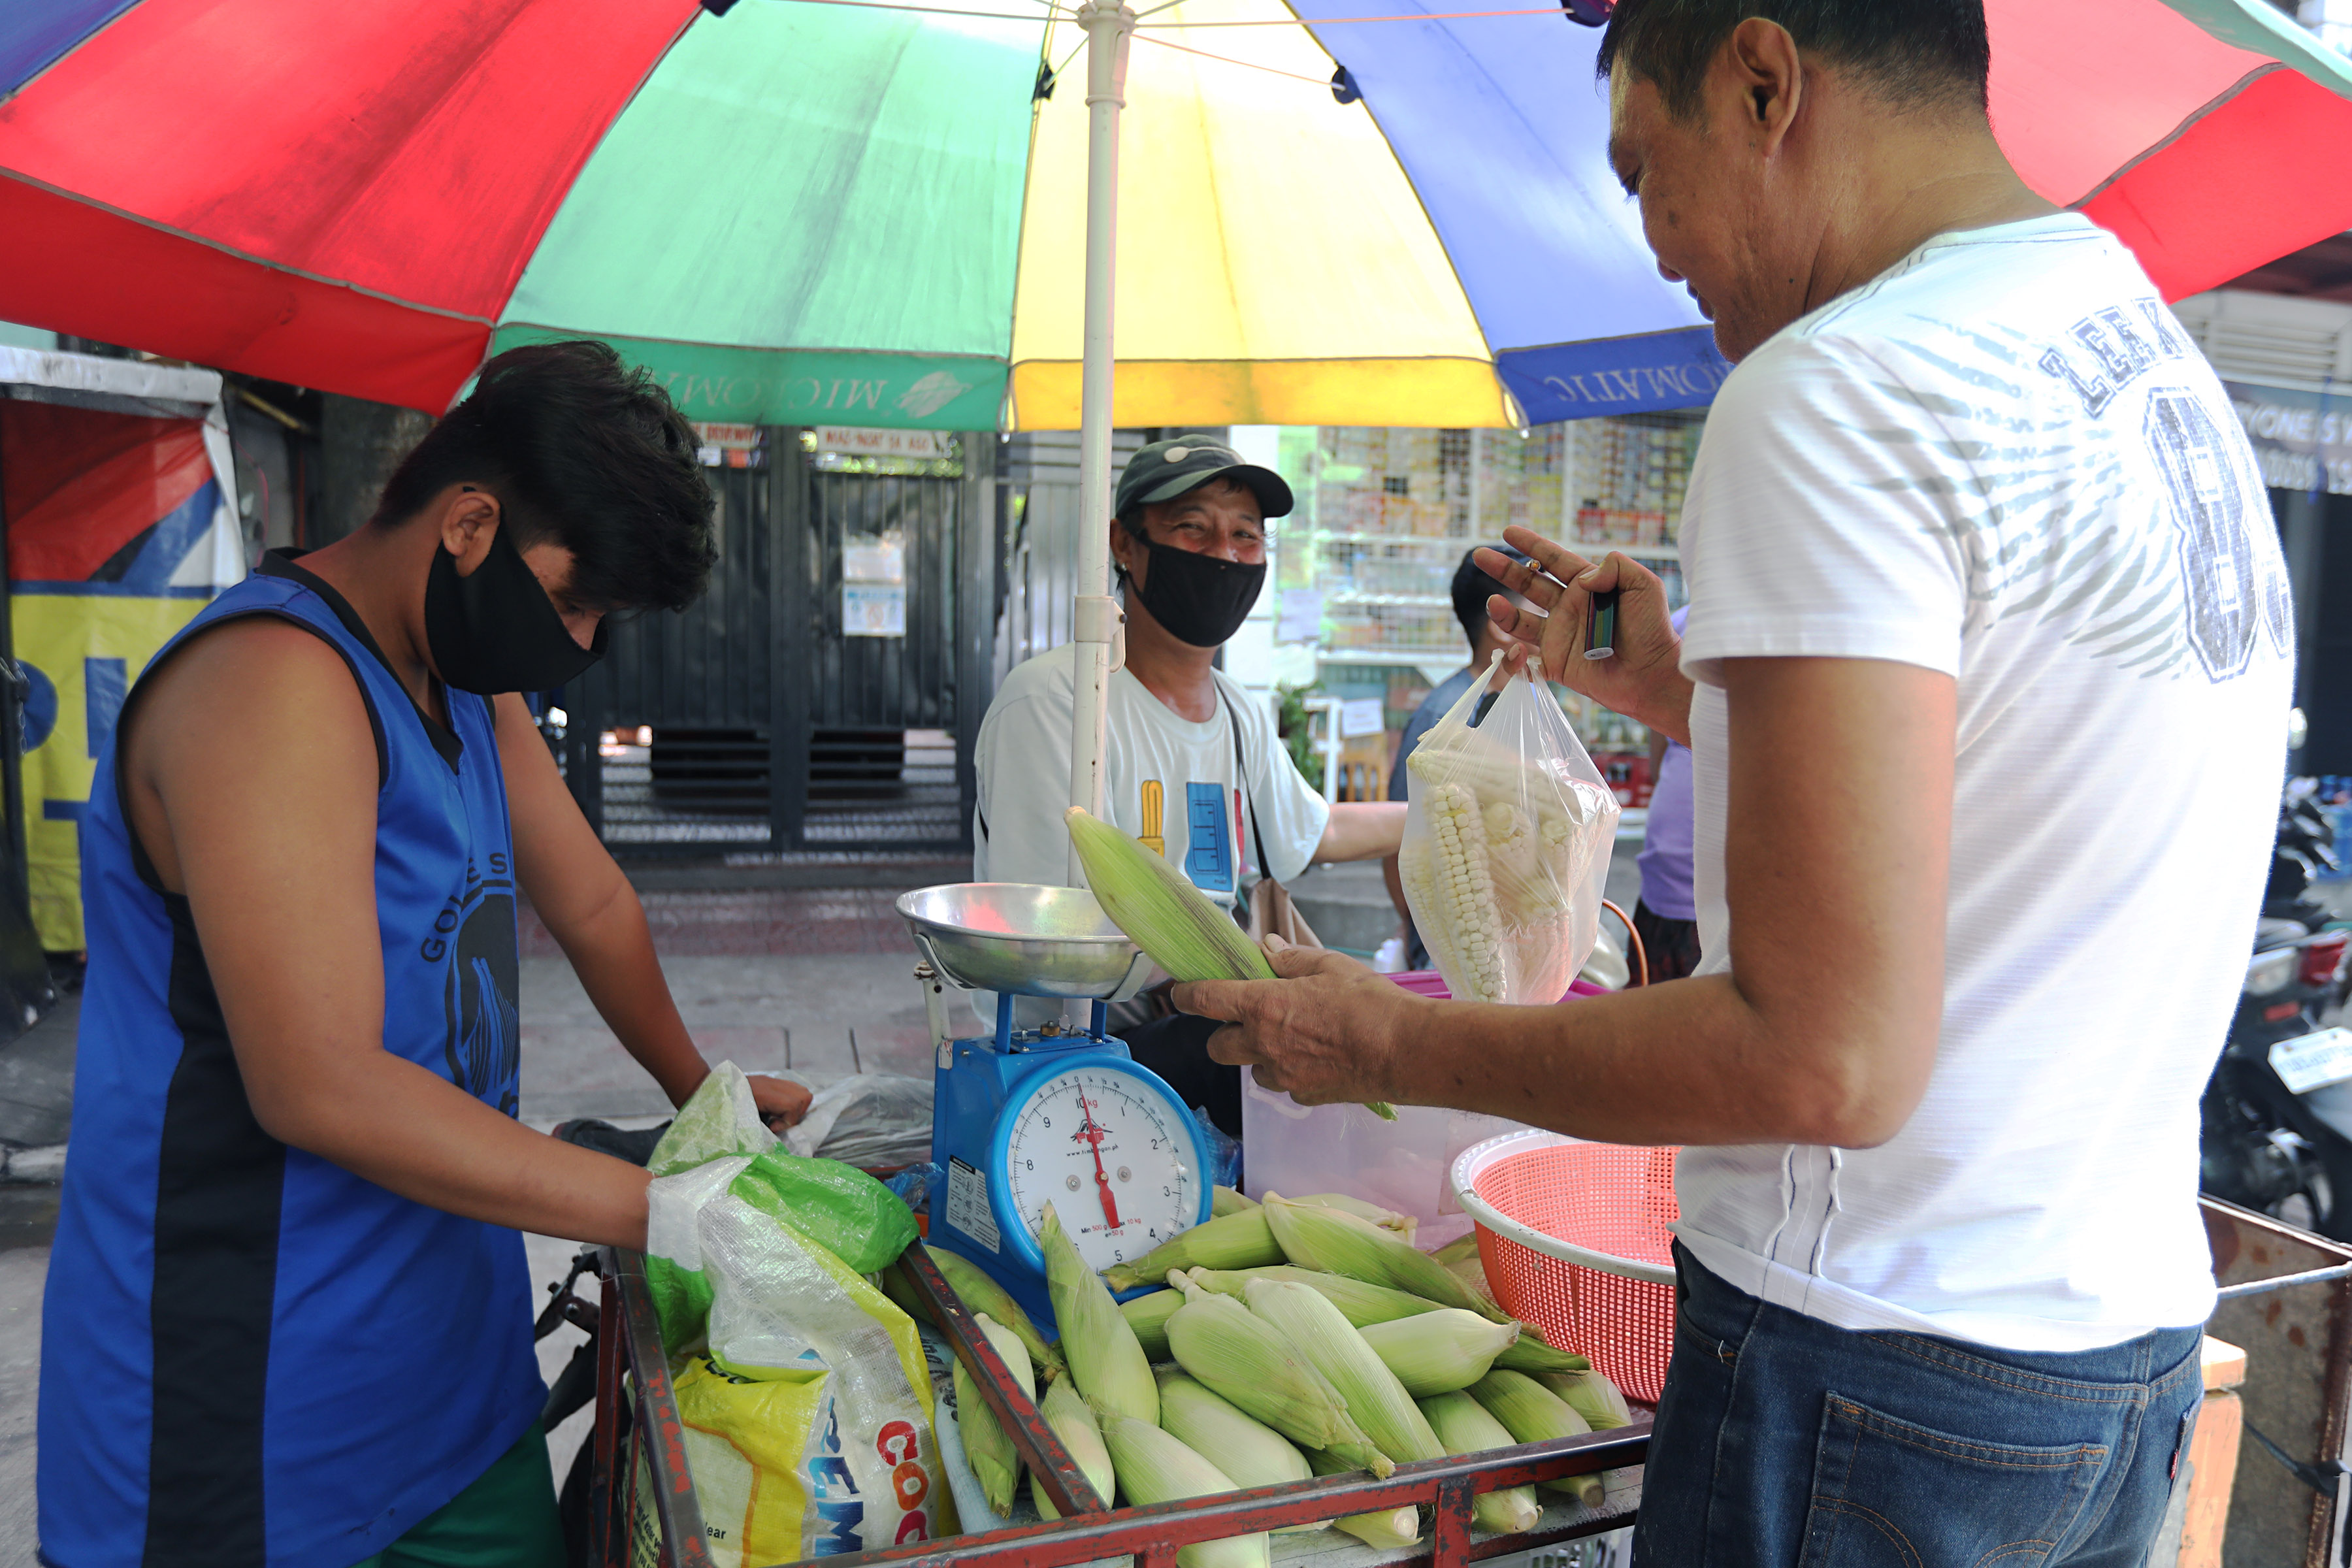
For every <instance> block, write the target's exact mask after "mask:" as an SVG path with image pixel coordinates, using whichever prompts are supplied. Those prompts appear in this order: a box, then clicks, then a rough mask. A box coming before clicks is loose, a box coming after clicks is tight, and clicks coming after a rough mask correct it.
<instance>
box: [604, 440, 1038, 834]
mask: <svg viewBox="0 0 2352 1568" xmlns="http://www.w3.org/2000/svg"><path fill="white" fill-rule="evenodd" d="M765 437H766V438H765V440H764V442H763V444H762V452H761V456H762V458H764V460H765V466H764V467H761V468H719V469H715V470H713V471H712V473H711V475H710V479H711V482H712V486H713V488H714V489H716V490H717V492H718V497H719V510H718V530H719V563H718V564H717V566H716V568H715V569H714V570H713V572H712V574H711V580H710V586H709V591H708V592H707V593H706V594H705V595H703V597H702V598H701V599H700V600H698V602H697V603H695V604H694V605H690V606H688V608H687V609H686V610H685V611H683V612H681V613H678V614H675V615H672V614H667V613H654V614H648V615H644V616H637V617H635V618H633V619H631V620H629V621H627V622H626V623H625V624H622V625H618V626H614V629H613V632H612V634H611V646H610V648H609V650H608V652H607V654H606V656H605V658H604V659H603V660H602V661H601V662H600V663H599V664H597V665H596V666H595V667H594V668H592V669H591V670H590V671H589V672H588V674H587V675H586V676H584V677H583V679H581V680H579V681H577V682H575V683H574V685H573V687H572V689H570V690H568V691H566V692H564V693H563V694H562V698H561V699H560V702H561V705H562V707H564V708H565V710H566V713H567V717H568V719H569V721H570V723H569V726H568V729H567V732H566V734H565V737H564V742H563V745H562V763H563V767H564V771H565V774H566V777H567V779H568V781H569V782H570V784H571V786H572V795H573V797H574V798H575V799H577V800H578V801H579V802H580V804H581V808H582V810H583V813H585V814H586V816H588V818H589V821H590V822H591V824H592V825H593V826H595V827H596V829H597V831H598V832H599V834H600V835H601V836H602V837H603V838H604V842H605V843H606V844H607V845H610V846H611V847H614V849H615V850H620V851H625V852H627V853H631V854H636V855H676V854H710V853H714V852H715V853H723V854H728V855H730V856H740V855H745V854H749V855H755V856H756V855H774V854H785V855H792V854H797V853H801V852H805V851H816V852H831V853H839V852H843V851H857V850H862V849H874V850H884V851H888V850H903V849H909V848H914V849H925V848H950V847H964V846H968V844H969V842H970V834H971V828H970V823H971V801H972V786H971V747H972V741H973V738H974V736H975V735H976V734H977V731H978V730H979V725H980V720H981V716H982V713H984V712H985V711H986V709H987V706H988V699H989V695H990V693H991V692H992V690H993V689H994V682H993V679H992V670H991V668H990V657H991V654H992V647H991V637H990V632H991V625H990V623H991V618H992V612H993V608H994V604H995V597H996V588H995V566H996V563H995V556H994V551H993V549H992V544H993V540H992V534H993V531H994V510H995V509H994V506H993V504H992V503H993V500H994V497H993V495H992V493H991V490H992V485H991V481H990V480H989V479H988V478H987V477H986V476H987V472H988V470H989V469H990V468H992V458H993V448H994V447H995V445H996V442H995V438H994V437H991V436H982V437H958V443H957V444H958V446H959V447H961V448H962V449H963V450H965V451H971V452H973V453H974V454H975V457H974V458H972V459H969V460H967V459H964V458H961V457H959V458H958V459H957V460H956V461H954V462H941V463H932V464H929V465H925V468H926V471H924V472H920V473H915V474H895V473H874V472H861V471H844V472H835V471H825V470H824V469H823V468H819V466H818V461H819V459H817V458H814V456H813V454H812V453H811V452H810V451H809V450H807V449H806V448H807V447H808V446H809V445H810V444H809V443H806V442H804V441H803V438H802V433H801V432H798V431H792V430H770V431H768V432H766V433H765ZM974 468H978V469H980V470H981V472H980V475H979V476H978V477H975V476H974V475H973V472H972V470H973V469H974ZM958 470H961V471H958ZM975 495H977V497H978V498H979V502H980V504H974V503H973V498H974V497H975ZM877 606H878V607H877ZM877 617H878V618H877ZM861 629H864V630H866V631H873V630H877V629H881V630H884V631H886V632H887V635H858V633H859V631H860V630H861Z"/></svg>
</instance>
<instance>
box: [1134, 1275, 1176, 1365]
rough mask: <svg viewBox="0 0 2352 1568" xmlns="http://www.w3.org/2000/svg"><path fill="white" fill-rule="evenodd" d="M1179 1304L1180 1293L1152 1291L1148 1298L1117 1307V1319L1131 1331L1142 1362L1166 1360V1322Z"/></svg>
mask: <svg viewBox="0 0 2352 1568" xmlns="http://www.w3.org/2000/svg"><path fill="white" fill-rule="evenodd" d="M1183 1304H1184V1293H1183V1292H1182V1291H1181V1290H1154V1291H1152V1292H1150V1294H1149V1295H1143V1296H1131V1297H1129V1298H1128V1299H1127V1300H1124V1301H1121V1302H1120V1303H1119V1304H1118V1315H1119V1316H1120V1317H1122V1318H1125V1319H1126V1320H1127V1326H1128V1327H1129V1328H1130V1329H1133V1330H1134V1331H1135V1340H1136V1342H1137V1343H1138V1344H1139V1345H1141V1346H1142V1347H1143V1355H1144V1359H1145V1360H1147V1361H1166V1360H1167V1359H1168V1320H1169V1319H1170V1318H1171V1317H1173V1316H1175V1313H1176V1309H1178V1308H1179V1307H1181V1306H1182V1305H1183Z"/></svg>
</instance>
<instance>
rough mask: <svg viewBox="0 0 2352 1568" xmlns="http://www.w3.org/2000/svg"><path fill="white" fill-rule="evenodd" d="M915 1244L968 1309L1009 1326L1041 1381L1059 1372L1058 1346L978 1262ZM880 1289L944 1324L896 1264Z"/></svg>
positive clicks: (911, 1311)
mask: <svg viewBox="0 0 2352 1568" xmlns="http://www.w3.org/2000/svg"><path fill="white" fill-rule="evenodd" d="M917 1245H919V1246H920V1247H922V1248H923V1254H924V1256H925V1257H927V1258H929V1259H930V1260H931V1262H932V1264H933V1265H934V1266H935V1267H936V1268H938V1269H939V1271H940V1275H941V1277H942V1278H944V1279H946V1280H947V1282H948V1288H949V1289H951V1290H953V1291H954V1292H955V1293H956V1297H957V1299H958V1300H961V1301H962V1302H963V1304H964V1307H965V1309H966V1310H969V1311H973V1312H986V1313H987V1314H988V1315H989V1316H990V1317H992V1318H993V1319H995V1320H996V1321H997V1323H998V1325H999V1326H1000V1327H1003V1328H1007V1329H1010V1330H1012V1331H1013V1333H1015V1334H1017V1335H1018V1336H1020V1340H1021V1343H1022V1346H1023V1348H1024V1349H1026V1350H1027V1351H1028V1352H1029V1362H1030V1364H1031V1365H1032V1366H1034V1367H1035V1368H1036V1371H1037V1376H1038V1378H1039V1380H1040V1381H1042V1382H1047V1383H1050V1382H1052V1381H1053V1380H1054V1379H1055V1378H1057V1377H1059V1376H1061V1375H1062V1352H1061V1351H1060V1349H1059V1348H1058V1347H1056V1346H1055V1345H1054V1344H1053V1343H1052V1342H1050V1341H1048V1340H1047V1339H1046V1338H1045V1335H1043V1334H1041V1333H1039V1332H1038V1331H1037V1325H1036V1324H1034V1323H1033V1322H1031V1321H1029V1314H1028V1313H1026V1312H1024V1311H1023V1310H1021V1303H1020V1302H1018V1301H1016V1300H1013V1297H1012V1295H1011V1293H1010V1292H1008V1291H1007V1290H1006V1289H1004V1287H1003V1286H1002V1285H999V1284H998V1283H997V1282H996V1281H995V1280H993V1279H990V1278H989V1277H988V1275H987V1274H986V1273H985V1272H984V1271H983V1270H982V1268H981V1267H980V1265H979V1264H977V1263H974V1262H972V1261H971V1259H969V1258H962V1257H959V1256H958V1255H957V1254H955V1253H952V1252H950V1251H948V1250H947V1249H946V1248H945V1247H932V1246H930V1245H929V1244H928V1243H918V1244H917ZM882 1290H883V1293H884V1294H885V1295H887V1296H888V1297H889V1298H890V1300H893V1301H895V1302H897V1303H898V1305H899V1307H900V1308H902V1309H904V1310H905V1311H906V1314H907V1315H908V1317H910V1318H919V1319H920V1320H921V1321H924V1322H927V1323H929V1324H930V1325H931V1326H932V1327H933V1328H935V1329H942V1328H944V1327H945V1326H946V1325H944V1324H942V1323H940V1322H938V1321H935V1320H934V1319H933V1318H932V1316H931V1312H930V1309H929V1307H928V1306H926V1305H925V1304H924V1302H923V1300H922V1299H921V1298H920V1297H919V1296H917V1295H916V1294H915V1288H914V1286H913V1284H912V1283H911V1282H909V1281H908V1279H907V1278H906V1276H905V1275H904V1274H903V1273H902V1272H900V1266H899V1265H898V1264H896V1263H893V1264H892V1265H890V1267H889V1268H885V1269H884V1270H883V1271H882Z"/></svg>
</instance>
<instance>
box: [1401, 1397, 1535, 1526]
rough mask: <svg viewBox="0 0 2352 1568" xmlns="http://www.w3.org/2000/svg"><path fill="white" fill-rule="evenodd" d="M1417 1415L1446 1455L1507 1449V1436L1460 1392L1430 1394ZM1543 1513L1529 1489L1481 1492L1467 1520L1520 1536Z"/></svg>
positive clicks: (1511, 1439) (1474, 1403)
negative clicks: (1420, 1416)
mask: <svg viewBox="0 0 2352 1568" xmlns="http://www.w3.org/2000/svg"><path fill="white" fill-rule="evenodd" d="M1421 1413H1422V1414H1423V1415H1425V1416H1427V1417H1428V1418H1429V1425H1430V1429H1431V1430H1432V1431H1433V1432H1435V1433H1436V1434H1437V1440H1438V1441H1439V1442H1441V1443H1443V1444H1444V1445H1445V1451H1446V1452H1447V1453H1449V1454H1483V1453H1486V1451H1487V1450H1489V1449H1492V1448H1507V1447H1511V1445H1512V1442H1513V1438H1512V1436H1511V1434H1510V1433H1509V1432H1508V1431H1507V1430H1506V1429H1505V1428H1504V1426H1503V1424H1502V1423H1501V1422H1499V1421H1497V1420H1496V1419H1495V1418H1494V1417H1493V1416H1492V1415H1487V1414H1486V1409H1485V1407H1483V1406H1482V1405H1479V1403H1478V1402H1477V1401H1476V1400H1475V1399H1473V1398H1471V1397H1470V1396H1469V1395H1468V1394H1463V1393H1460V1392H1458V1391H1457V1392H1454V1393H1450V1394H1434V1395H1433V1396H1431V1397H1430V1398H1427V1399H1424V1400H1423V1401H1422V1402H1421ZM1542 1515H1543V1509H1542V1507H1541V1505H1539V1504H1538V1502H1537V1501H1536V1489H1535V1488H1533V1487H1505V1488H1503V1489H1499V1490H1496V1491H1491V1492H1481V1493H1479V1494H1478V1495H1477V1497H1476V1499H1475V1500H1474V1501H1473V1502H1472V1503H1471V1505H1470V1518H1471V1521H1473V1522H1474V1523H1475V1524H1476V1525H1477V1526H1478V1528H1479V1529H1481V1530H1491V1531H1494V1532H1495V1533H1496V1534H1497V1535H1523V1534H1525V1533H1526V1532H1527V1531H1530V1530H1533V1529H1534V1528H1535V1527H1536V1521H1537V1520H1538V1519H1539V1518H1541V1517H1542Z"/></svg>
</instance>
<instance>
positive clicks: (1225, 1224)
mask: <svg viewBox="0 0 2352 1568" xmlns="http://www.w3.org/2000/svg"><path fill="white" fill-rule="evenodd" d="M1281 1261H1282V1248H1281V1247H1276V1245H1275V1244H1274V1232H1273V1231H1271V1230H1269V1229H1267V1228H1266V1223H1265V1210H1264V1209H1262V1208H1254V1209H1249V1210H1247V1211H1245V1212H1244V1213H1241V1214H1229V1215H1225V1216H1224V1217H1223V1218H1222V1219H1211V1220H1204V1221H1203V1222H1202V1223H1201V1224H1199V1225H1196V1226H1192V1228H1191V1229H1190V1230H1180V1231H1178V1232H1177V1233H1176V1234H1175V1235H1174V1236H1171V1237H1169V1238H1168V1239H1167V1240H1165V1241H1163V1242H1161V1243H1160V1245H1159V1246H1157V1247H1153V1248H1152V1249H1151V1250H1150V1251H1149V1252H1147V1253H1145V1254H1144V1255H1143V1256H1142V1257H1140V1258H1136V1259H1135V1260H1134V1261H1132V1262H1129V1263H1114V1264H1112V1265H1111V1266H1110V1267H1109V1268H1106V1269H1104V1270H1103V1279H1104V1280H1105V1282H1106V1283H1108V1285H1109V1286H1110V1288H1111V1289H1113V1290H1132V1289H1135V1288H1136V1287H1137V1286H1139V1285H1156V1284H1158V1283H1159V1282H1160V1280H1162V1279H1167V1278H1168V1274H1169V1271H1170V1270H1171V1269H1174V1268H1265V1266H1267V1265H1268V1264H1273V1263H1279V1262H1281Z"/></svg>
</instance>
